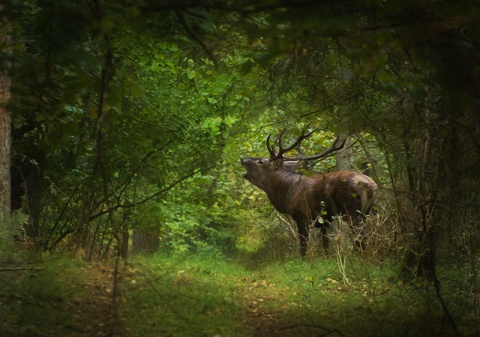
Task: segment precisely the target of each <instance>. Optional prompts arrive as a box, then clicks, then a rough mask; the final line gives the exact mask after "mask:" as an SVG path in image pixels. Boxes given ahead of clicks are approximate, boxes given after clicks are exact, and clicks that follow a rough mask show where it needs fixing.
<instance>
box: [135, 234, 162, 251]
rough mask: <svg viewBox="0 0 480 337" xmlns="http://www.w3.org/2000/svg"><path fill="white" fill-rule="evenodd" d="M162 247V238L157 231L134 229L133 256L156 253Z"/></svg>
mask: <svg viewBox="0 0 480 337" xmlns="http://www.w3.org/2000/svg"><path fill="white" fill-rule="evenodd" d="M159 245H160V238H159V237H158V233H157V231H155V230H143V229H138V228H136V229H134V230H133V235H132V256H134V255H138V254H141V253H155V252H156V251H157V250H158V247H159Z"/></svg>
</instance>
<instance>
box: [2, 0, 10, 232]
mask: <svg viewBox="0 0 480 337" xmlns="http://www.w3.org/2000/svg"><path fill="white" fill-rule="evenodd" d="M1 10H3V6H2V5H0V11H1ZM2 21H3V22H0V26H1V27H2V28H0V45H1V46H3V50H1V51H0V52H1V55H2V57H1V63H0V223H3V219H4V216H5V214H7V213H9V212H10V191H11V186H10V147H11V137H10V134H11V129H10V128H11V126H10V112H9V111H8V110H7V109H6V104H7V103H8V101H9V100H10V82H11V81H10V77H9V74H8V68H9V66H8V65H9V61H8V58H9V56H10V50H9V48H10V36H9V31H8V29H9V24H8V22H6V19H5V18H4V19H3V20H2Z"/></svg>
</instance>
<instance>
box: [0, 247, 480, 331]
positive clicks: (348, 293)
mask: <svg viewBox="0 0 480 337" xmlns="http://www.w3.org/2000/svg"><path fill="white" fill-rule="evenodd" d="M23 266H26V267H28V268H25V269H23V270H10V271H7V270H4V271H1V272H0V284H1V285H2V286H1V288H0V315H1V316H2V320H1V321H0V336H132V337H137V336H212V337H213V336H215V337H219V336H240V337H241V336H327V335H328V336H454V335H455V334H454V332H453V330H452V328H451V325H450V324H449V322H448V320H447V319H446V316H445V314H444V311H443V310H442V307H441V305H440V301H439V299H438V296H437V295H436V293H435V291H434V289H433V287H432V286H431V285H429V284H427V283H425V282H422V281H417V282H413V283H403V282H402V281H399V280H398V279H397V278H396V275H397V271H398V266H396V265H395V264H389V263H381V264H380V263H371V262H367V261H365V260H364V259H361V258H360V257H351V258H350V259H348V260H347V262H346V265H345V269H344V272H343V273H340V271H339V268H338V264H337V261H336V259H335V258H317V259H314V260H311V261H301V260H298V259H291V260H287V261H282V262H270V263H268V262H264V263H262V264H255V263H251V260H248V257H243V258H242V259H239V260H229V259H225V258H222V257H220V256H217V255H212V254H210V255H202V254H195V255H188V256H181V257H180V256H177V257H171V256H169V257H167V256H161V255H157V256H154V257H143V258H137V259H135V260H134V261H132V263H131V264H129V265H127V266H125V265H123V264H122V263H119V264H118V265H117V266H115V265H111V266H105V265H99V264H85V263H81V262H78V261H75V260H72V259H70V258H58V257H50V258H46V259H44V260H43V261H42V262H41V263H36V264H32V265H23ZM12 269H13V268H12ZM439 277H440V278H441V282H442V294H444V297H445V302H446V303H447V305H448V307H449V309H450V311H451V312H452V314H453V316H454V318H455V322H456V323H457V325H458V327H459V329H460V332H461V333H463V335H465V336H478V335H480V324H479V323H480V319H479V317H478V316H479V311H478V310H479V308H475V307H474V304H475V301H474V297H473V296H474V295H475V294H472V293H471V292H469V291H470V290H469V289H471V286H470V285H469V280H468V277H469V276H468V268H467V267H465V268H463V267H462V266H458V265H449V264H445V265H443V266H441V267H440V269H439ZM477 295H478V294H477Z"/></svg>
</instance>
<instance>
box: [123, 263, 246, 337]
mask: <svg viewBox="0 0 480 337" xmlns="http://www.w3.org/2000/svg"><path fill="white" fill-rule="evenodd" d="M134 265H135V269H134V270H132V274H131V275H130V276H129V277H127V278H126V279H125V282H124V286H123V293H124V302H123V304H122V306H121V315H122V316H123V317H128V320H126V321H125V329H126V331H128V332H129V333H130V335H131V336H250V335H251V332H249V331H248V329H245V326H244V324H243V321H242V315H241V314H242V311H241V308H240V307H239V294H238V291H237V288H238V286H239V284H240V283H241V279H242V275H243V274H242V270H241V269H238V268H237V267H235V266H234V265H233V264H231V263H229V262H228V261H225V260H222V259H218V258H216V257H215V256H209V255H195V256H190V257H188V258H185V257H173V258H172V257H166V256H160V255H158V256H155V257H153V258H150V259H145V258H144V259H139V260H136V262H134Z"/></svg>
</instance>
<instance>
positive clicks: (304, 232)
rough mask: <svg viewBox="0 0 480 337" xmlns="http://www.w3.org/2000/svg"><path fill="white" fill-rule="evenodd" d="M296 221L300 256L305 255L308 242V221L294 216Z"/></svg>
mask: <svg viewBox="0 0 480 337" xmlns="http://www.w3.org/2000/svg"><path fill="white" fill-rule="evenodd" d="M294 219H295V222H296V223H297V228H298V234H299V239H300V254H301V255H302V258H304V257H305V256H306V255H307V243H308V222H307V221H306V220H305V219H303V218H294Z"/></svg>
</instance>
